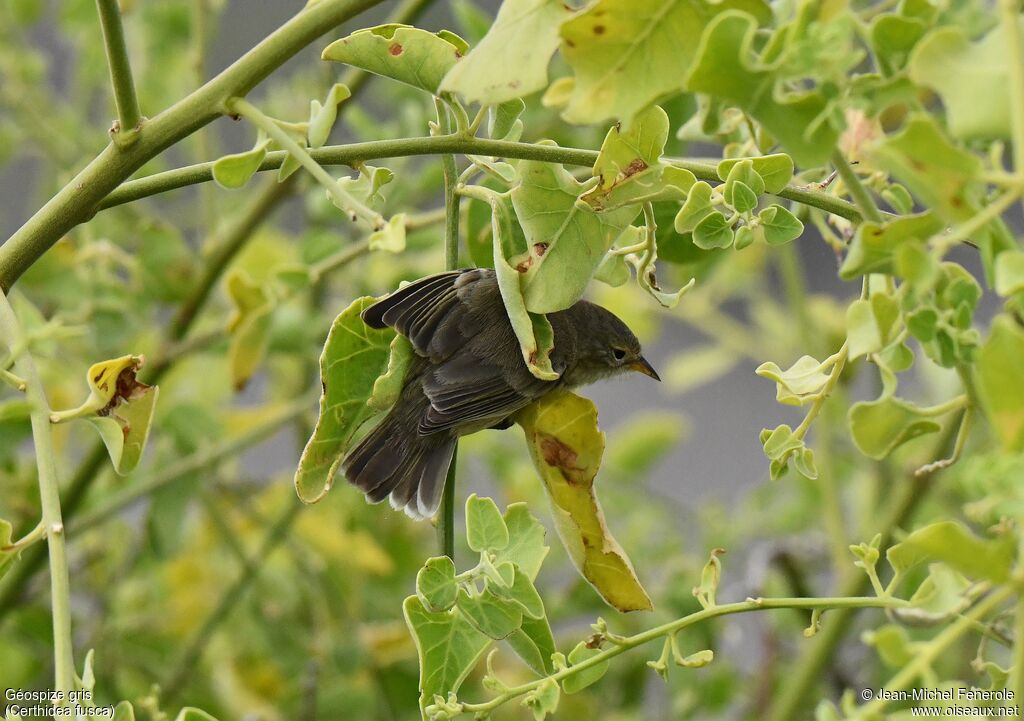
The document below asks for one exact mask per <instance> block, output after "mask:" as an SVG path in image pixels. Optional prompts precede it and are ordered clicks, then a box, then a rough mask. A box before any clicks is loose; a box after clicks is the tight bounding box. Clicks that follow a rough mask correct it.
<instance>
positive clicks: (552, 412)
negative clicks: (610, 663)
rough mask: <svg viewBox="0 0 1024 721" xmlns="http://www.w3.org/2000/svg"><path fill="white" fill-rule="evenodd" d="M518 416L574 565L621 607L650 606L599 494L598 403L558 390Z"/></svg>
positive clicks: (601, 436) (600, 439)
mask: <svg viewBox="0 0 1024 721" xmlns="http://www.w3.org/2000/svg"><path fill="white" fill-rule="evenodd" d="M516 421H517V422H518V423H519V424H520V425H522V426H523V430H524V431H525V433H526V439H527V444H528V446H529V449H530V455H531V457H532V458H533V462H534V464H535V465H536V466H537V470H538V471H539V473H540V475H541V478H542V479H543V480H544V487H545V489H546V490H547V493H548V498H549V500H550V501H551V509H552V512H553V514H554V518H555V528H556V529H557V530H558V535H559V537H560V538H561V539H562V543H563V544H564V545H565V548H566V551H568V553H569V558H570V559H571V560H572V562H573V565H575V566H576V568H577V570H578V571H579V572H580V573H581V574H582V575H583V577H584V578H585V579H586V580H587V581H589V582H590V583H591V584H592V585H593V586H594V588H595V589H596V590H597V592H598V593H600V594H601V596H602V597H603V598H604V599H605V601H607V602H608V603H609V604H610V605H612V606H614V607H615V608H617V609H619V610H620V611H633V610H640V609H645V610H646V609H650V608H651V601H650V598H649V597H648V596H647V593H646V591H644V589H643V586H641V585H640V581H639V580H638V579H637V577H636V572H635V571H634V570H633V566H632V564H631V563H630V562H629V559H628V558H627V557H626V554H625V552H624V551H623V550H622V548H621V547H620V546H619V544H618V543H617V542H616V541H615V539H614V538H613V537H612V535H611V533H610V532H609V531H608V527H607V525H606V524H605V520H604V513H603V512H602V510H601V506H600V504H599V503H598V500H597V496H596V495H595V493H594V478H595V476H596V475H597V471H598V468H599V467H600V465H601V455H602V453H603V451H604V434H603V433H601V431H600V430H598V427H597V409H596V408H595V407H594V404H593V403H591V402H590V401H589V400H587V399H585V398H581V397H579V396H577V395H573V394H572V393H569V392H568V391H562V390H557V391H552V392H550V393H548V394H547V395H546V396H544V397H543V398H542V399H541V400H539V401H537V402H536V403H534V404H532V405H530V406H528V407H527V408H526V409H524V410H523V411H521V412H520V413H519V414H518V416H517V418H516Z"/></svg>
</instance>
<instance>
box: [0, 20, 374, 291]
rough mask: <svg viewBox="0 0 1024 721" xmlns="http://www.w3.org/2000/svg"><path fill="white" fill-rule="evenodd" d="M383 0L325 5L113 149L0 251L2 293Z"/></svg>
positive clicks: (289, 25)
mask: <svg viewBox="0 0 1024 721" xmlns="http://www.w3.org/2000/svg"><path fill="white" fill-rule="evenodd" d="M380 2H381V0H320V2H317V3H314V4H311V5H308V6H307V7H306V8H305V9H304V10H302V11H301V12H299V13H298V14H297V15H295V16H294V17H293V18H292V19H291V20H289V21H288V22H286V23H284V24H283V25H282V26H281V27H279V28H278V29H277V30H276V31H274V32H273V33H271V34H270V35H269V36H267V37H266V38H265V39H264V40H263V41H262V42H260V43H259V44H258V45H256V47H254V48H253V49H251V50H250V51H249V52H247V53H246V54H245V55H243V56H242V57H241V58H240V59H239V60H237V61H236V62H234V63H233V64H232V65H230V66H229V67H228V68H227V69H226V70H224V71H223V72H222V73H220V74H219V75H217V77H215V78H213V79H212V80H210V82H208V83H206V84H205V85H203V86H202V87H201V88H199V89H198V90H196V91H195V92H193V93H192V94H191V95H189V96H188V97H186V98H184V99H183V100H180V101H179V102H177V103H175V104H174V105H172V106H171V107H170V108H168V109H167V110H165V111H163V112H162V113H160V114H159V115H157V116H155V117H153V118H151V119H149V120H148V121H147V122H146V132H144V133H140V134H139V138H138V140H137V141H136V142H134V143H132V144H131V145H128V146H124V147H119V146H117V145H115V144H113V143H111V144H110V145H108V146H107V147H106V148H105V149H104V150H103V151H102V152H100V154H99V155H97V156H96V157H95V158H93V160H92V161H91V162H90V163H89V164H88V165H87V166H86V167H85V168H84V169H83V170H82V171H81V172H79V173H78V174H77V175H76V176H75V177H74V178H72V180H71V181H70V182H69V183H68V184H67V185H65V186H64V187H63V188H61V190H60V191H59V192H58V193H57V194H56V195H54V196H53V197H52V198H50V200H49V201H48V202H47V203H46V204H45V205H44V206H43V207H42V208H40V209H39V210H38V211H37V212H36V213H35V215H33V216H32V217H31V218H29V220H28V221H27V222H26V223H25V224H24V225H23V226H21V228H19V229H18V230H17V231H16V232H15V233H14V235H12V236H11V237H10V238H9V239H8V240H7V242H6V243H4V244H3V245H2V246H0V290H2V291H6V290H7V289H9V288H10V287H11V286H12V285H14V283H15V281H17V279H18V278H19V277H21V274H22V273H24V272H25V271H26V270H27V269H28V268H29V267H30V266H31V265H32V264H33V263H34V262H35V261H36V260H38V259H39V257H40V256H41V255H42V254H43V253H45V252H46V251H47V250H49V249H50V247H51V246H52V245H53V244H54V243H56V242H57V241H58V240H60V239H61V238H63V237H64V236H65V235H66V234H67V233H68V231H70V230H71V229H72V228H74V227H75V226H76V225H78V224H79V223H82V222H84V221H85V220H88V219H89V218H90V217H91V216H92V215H93V214H94V213H95V212H96V210H97V208H98V207H99V204H100V203H101V202H102V201H103V199H104V198H105V197H107V195H109V194H110V193H111V192H112V191H113V190H114V189H115V188H117V186H118V185H120V184H121V183H123V182H124V181H125V180H126V179H127V178H128V177H129V176H130V175H131V174H132V173H134V172H135V171H137V170H138V169H139V168H141V167H142V166H143V165H144V164H145V163H146V162H147V161H149V160H150V159H152V158H154V157H155V156H156V155H157V154H159V153H160V152H162V151H163V150H165V149H166V148H168V147H170V146H172V145H174V144H175V143H177V142H178V141H179V140H182V139H183V138H186V137H188V136H189V135H191V134H192V133H194V132H195V131H196V130H198V129H199V128H201V127H203V126H204V125H207V124H208V123H210V122H211V121H213V120H215V119H216V118H217V117H219V116H220V115H222V114H223V112H224V102H225V101H226V100H227V99H228V98H231V97H235V96H241V95H245V94H246V93H247V92H249V91H250V90H251V89H252V88H253V87H255V86H256V85H257V84H258V83H259V82H260V81H262V80H263V79H264V78H266V77H267V76H268V75H270V73H272V72H273V71H274V70H276V69H277V68H278V67H280V66H281V65H282V64H284V62H285V61H287V60H288V59H289V58H291V57H292V56H293V55H295V54H296V53H297V52H299V51H300V50H302V49H303V48H305V47H307V46H308V45H310V44H311V43H312V42H313V41H314V40H316V39H317V38H318V37H320V36H321V35H323V34H324V33H326V32H327V31H328V30H331V29H332V28H335V27H337V26H338V25H340V24H341V23H343V22H345V21H346V20H348V19H350V18H352V17H354V16H355V15H357V14H359V13H360V12H362V11H363V10H366V9H367V8H369V7H372V6H374V5H377V4H379V3H380Z"/></svg>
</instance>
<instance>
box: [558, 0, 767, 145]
mask: <svg viewBox="0 0 1024 721" xmlns="http://www.w3.org/2000/svg"><path fill="white" fill-rule="evenodd" d="M728 9H736V10H745V11H747V12H749V13H752V14H754V15H756V16H757V17H758V18H760V19H762V20H766V19H767V18H769V17H770V16H771V11H770V10H769V9H768V7H767V6H766V5H765V4H764V3H762V2H760V1H759V0H724V1H723V2H716V3H712V2H705V0H598V1H597V2H595V3H593V4H591V5H590V6H588V7H587V8H586V9H584V10H583V11H582V12H580V13H578V14H577V15H576V16H575V17H573V18H572V19H571V20H569V21H568V22H566V23H564V24H563V25H562V28H561V34H562V55H563V56H564V57H565V59H566V61H567V62H568V63H569V65H571V66H572V69H573V71H574V73H575V75H574V79H573V86H572V91H571V94H570V95H569V100H568V105H567V106H566V108H565V110H564V112H563V114H562V115H563V117H564V118H565V119H566V120H567V121H569V122H571V123H595V122H598V121H601V120H607V119H609V118H616V119H618V120H621V121H623V122H624V123H626V124H627V125H628V124H630V123H631V122H632V120H633V117H634V116H635V115H637V114H638V113H639V112H640V111H641V110H643V109H644V108H645V107H647V106H648V105H650V104H651V103H653V102H655V101H657V100H658V99H659V98H662V97H665V96H668V95H671V94H673V93H677V92H680V91H682V89H683V79H684V78H685V77H686V73H687V71H688V70H689V69H690V67H691V64H692V62H693V60H694V56H695V53H696V48H697V41H698V39H699V38H700V37H701V34H702V33H703V31H704V28H705V27H706V26H707V24H708V22H709V20H711V18H713V17H714V16H715V15H716V14H717V13H720V12H722V11H724V10H728Z"/></svg>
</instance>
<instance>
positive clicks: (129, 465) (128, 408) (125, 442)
mask: <svg viewBox="0 0 1024 721" xmlns="http://www.w3.org/2000/svg"><path fill="white" fill-rule="evenodd" d="M143 362H144V359H143V358H142V356H122V357H121V358H115V359H114V360H109V361H103V362H102V363H95V364H93V365H92V366H91V367H90V368H89V373H88V375H87V376H86V379H87V380H88V383H89V397H88V398H87V399H86V401H85V403H83V404H82V405H80V406H79V407H78V408H74V409H71V410H66V411H58V412H55V413H52V414H51V415H50V418H51V420H52V421H53V422H54V423H59V422H61V421H65V420H71V419H73V418H84V419H86V420H88V421H89V422H90V423H92V424H93V425H94V426H95V427H96V430H98V431H99V433H100V437H101V438H102V439H103V443H104V445H106V447H107V452H108V453H109V455H110V459H111V461H112V462H113V464H114V470H115V471H116V472H117V473H118V474H120V475H124V474H126V473H129V472H131V471H132V470H134V468H135V466H136V465H138V462H139V459H140V458H141V457H142V452H143V450H145V447H146V439H147V438H149V429H150V426H151V425H152V422H153V413H154V411H155V409H156V399H157V395H158V393H159V389H158V388H157V387H156V386H149V385H146V384H145V383H140V382H139V381H138V380H136V378H135V376H136V374H137V373H138V370H139V368H141V367H142V364H143Z"/></svg>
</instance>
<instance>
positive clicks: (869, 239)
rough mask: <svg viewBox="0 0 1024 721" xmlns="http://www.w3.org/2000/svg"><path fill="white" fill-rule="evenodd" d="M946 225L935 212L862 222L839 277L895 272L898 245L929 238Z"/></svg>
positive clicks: (848, 277) (849, 277)
mask: <svg viewBox="0 0 1024 721" xmlns="http://www.w3.org/2000/svg"><path fill="white" fill-rule="evenodd" d="M941 229H942V222H941V221H939V219H938V218H936V217H935V214H934V213H932V212H927V213H920V214H918V215H907V216H903V217H900V218H896V219H894V220H890V221H888V222H886V223H882V224H879V223H872V222H864V223H861V224H860V226H859V227H858V228H857V232H856V234H855V235H854V236H853V241H851V243H850V249H849V250H848V251H847V252H846V258H845V259H844V260H843V265H842V266H841V267H840V268H839V277H840V278H843V279H844V280H852V279H853V278H856V277H858V276H861V275H867V274H868V273H893V272H895V265H894V260H895V258H896V253H897V251H898V249H899V248H900V247H901V246H902V245H903V244H904V243H907V242H908V241H913V240H920V241H926V240H928V238H930V237H931V236H932V235H934V234H935V233H937V232H939V231H940V230H941Z"/></svg>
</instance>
